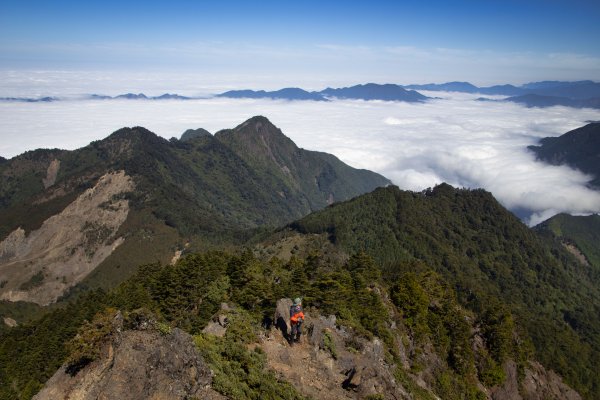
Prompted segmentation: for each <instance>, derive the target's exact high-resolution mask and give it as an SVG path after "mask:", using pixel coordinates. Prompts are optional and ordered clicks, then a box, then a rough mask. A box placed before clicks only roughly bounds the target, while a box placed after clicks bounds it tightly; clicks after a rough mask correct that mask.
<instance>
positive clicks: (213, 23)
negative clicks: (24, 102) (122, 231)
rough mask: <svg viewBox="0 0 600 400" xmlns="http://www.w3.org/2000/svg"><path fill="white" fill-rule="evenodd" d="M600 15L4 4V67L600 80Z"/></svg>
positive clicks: (443, 4)
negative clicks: (599, 42)
mask: <svg viewBox="0 0 600 400" xmlns="http://www.w3.org/2000/svg"><path fill="white" fill-rule="evenodd" d="M598 20H600V2H598V1H577V0H575V1H558V0H545V1H527V0H521V1H511V0H504V1H485V0H479V1H477V0H471V1H468V0H464V1H393V2H383V1H369V2H362V3H358V2H356V3H355V2H350V1H347V2H341V1H340V2H335V1H329V2H326V1H320V2H316V1H315V2H313V1H304V2H294V3H292V2H282V1H262V2H250V1H219V2H217V1H214V2H205V1H168V2H167V1H164V2H158V1H148V0H146V1H101V2H91V1H90V2H86V1H23V0H21V1H6V0H2V1H1V2H0V69H5V70H6V69H12V70H95V71H98V70H101V71H104V70H106V71H108V70H111V71H137V72H139V71H152V72H156V71H164V72H173V73H176V72H179V71H186V72H190V71H194V72H196V73H198V74H205V75H211V76H214V77H215V79H225V80H227V79H228V78H230V77H231V76H237V77H239V76H246V77H247V81H248V85H250V86H251V85H252V84H253V83H254V82H256V83H258V82H264V81H265V80H266V78H268V77H269V76H271V77H273V82H277V83H281V84H285V83H288V84H297V85H303V84H304V85H308V86H311V85H312V86H319V85H321V84H323V85H325V84H326V83H328V82H330V81H334V82H335V83H340V84H342V83H348V84H350V83H358V82H364V81H379V82H384V81H385V82H395V83H404V84H407V83H424V82H442V81H449V80H469V81H472V82H474V83H478V84H495V83H505V82H511V83H523V82H527V81H531V80H540V79H565V80H576V79H595V80H600V45H598V38H600V24H599V23H598ZM237 81H239V79H237ZM242 81H243V80H242Z"/></svg>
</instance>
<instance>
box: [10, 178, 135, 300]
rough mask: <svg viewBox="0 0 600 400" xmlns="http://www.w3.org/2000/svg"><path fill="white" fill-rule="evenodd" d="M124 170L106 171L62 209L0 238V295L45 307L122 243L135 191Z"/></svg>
mask: <svg viewBox="0 0 600 400" xmlns="http://www.w3.org/2000/svg"><path fill="white" fill-rule="evenodd" d="M133 187H134V185H133V181H132V180H131V178H130V177H128V176H127V175H125V172H124V171H120V172H114V173H108V174H106V175H104V176H103V177H101V178H100V180H99V181H98V183H97V184H96V185H95V186H94V187H93V188H91V189H88V190H86V191H85V192H84V193H83V194H81V195H80V196H79V197H78V198H77V199H76V200H75V201H74V202H72V203H71V204H70V205H69V206H67V207H66V208H65V209H64V210H63V211H62V212H60V213H59V214H57V215H54V216H52V217H50V218H48V219H47V220H46V221H45V222H44V223H43V224H42V226H41V227H40V228H39V229H37V230H35V231H33V232H30V233H29V234H28V235H26V234H25V231H24V230H23V229H22V228H18V229H16V230H15V231H13V232H12V233H11V234H10V235H9V236H8V237H7V238H6V239H5V240H3V241H2V242H0V281H2V282H3V285H2V288H1V289H0V298H1V299H3V300H10V301H30V302H35V303H38V304H41V305H46V304H49V303H52V302H54V301H56V299H57V298H58V297H60V296H61V295H62V294H63V293H64V292H65V290H67V289H68V288H69V287H71V286H73V285H75V284H76V283H78V282H80V281H81V280H82V279H83V278H85V277H86V276H87V275H88V274H89V273H90V272H91V271H92V270H93V269H94V268H96V267H97V266H98V265H99V264H100V263H101V262H102V261H103V260H104V259H106V258H107V257H108V256H109V255H110V254H111V253H112V252H113V251H114V250H115V249H116V248H117V247H118V246H119V245H120V244H121V243H122V241H123V239H122V238H119V237H116V233H117V230H118V229H119V227H120V226H121V225H122V224H123V222H125V220H126V219H127V215H128V213H129V202H128V201H127V200H125V199H122V198H120V197H119V195H122V194H123V193H127V192H130V191H131V190H133Z"/></svg>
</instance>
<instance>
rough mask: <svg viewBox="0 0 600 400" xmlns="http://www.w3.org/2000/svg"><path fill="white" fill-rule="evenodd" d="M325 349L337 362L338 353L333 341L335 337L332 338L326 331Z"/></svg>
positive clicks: (324, 337) (324, 335)
mask: <svg viewBox="0 0 600 400" xmlns="http://www.w3.org/2000/svg"><path fill="white" fill-rule="evenodd" d="M323 349H324V350H325V351H327V352H328V353H329V354H331V357H333V359H334V360H337V358H338V353H337V349H336V347H335V342H334V341H333V337H332V336H331V332H329V331H325V332H324V333H323Z"/></svg>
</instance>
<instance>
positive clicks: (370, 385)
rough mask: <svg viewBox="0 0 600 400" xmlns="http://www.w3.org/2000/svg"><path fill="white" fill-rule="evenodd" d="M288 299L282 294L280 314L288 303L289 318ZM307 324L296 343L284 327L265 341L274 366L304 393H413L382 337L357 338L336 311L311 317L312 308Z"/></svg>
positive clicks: (333, 395) (324, 396) (316, 396)
mask: <svg viewBox="0 0 600 400" xmlns="http://www.w3.org/2000/svg"><path fill="white" fill-rule="evenodd" d="M284 300H287V301H284ZM288 304H289V305H291V300H289V299H282V300H280V301H279V302H278V303H277V312H276V315H279V316H281V314H282V311H283V308H284V307H285V308H286V313H287V319H288V320H289V306H288ZM280 308H281V310H280ZM303 330H304V334H303V335H302V339H301V341H300V343H298V344H294V345H293V346H289V345H288V343H287V341H285V340H283V339H284V338H283V337H282V335H281V334H280V333H279V332H278V331H271V334H270V336H269V337H267V338H266V339H265V340H263V342H262V343H261V347H262V349H263V350H264V352H265V354H266V355H267V360H268V365H269V367H270V368H271V369H273V370H274V371H276V372H277V373H278V374H280V375H281V376H282V377H283V378H284V379H285V380H286V381H288V382H290V383H291V384H292V385H294V387H296V389H298V390H299V391H300V392H301V393H302V394H304V395H306V396H310V397H311V398H314V399H362V398H365V397H366V396H368V395H375V394H381V395H384V397H385V398H386V399H410V398H411V396H410V395H409V394H408V393H407V392H406V391H405V389H404V388H403V387H402V386H401V385H400V384H398V383H397V382H396V381H395V379H394V377H393V375H392V372H393V366H390V365H388V364H387V363H386V362H385V360H384V347H383V343H381V342H380V341H379V340H378V339H374V340H372V341H367V340H365V339H360V338H356V337H354V336H353V335H351V334H350V333H348V332H346V331H344V330H341V329H338V328H336V325H335V317H330V318H324V317H319V318H311V316H310V315H309V314H308V313H306V319H305V323H304V329H303ZM325 337H327V339H325ZM352 340H356V341H357V342H356V344H357V347H360V349H359V350H357V351H355V352H350V351H348V349H347V342H348V341H352ZM326 343H329V344H326ZM332 349H335V350H332ZM334 352H335V356H334V354H333V353H334Z"/></svg>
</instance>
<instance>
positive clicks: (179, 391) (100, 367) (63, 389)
mask: <svg viewBox="0 0 600 400" xmlns="http://www.w3.org/2000/svg"><path fill="white" fill-rule="evenodd" d="M211 382H212V374H211V371H210V369H209V368H208V366H207V365H206V364H205V362H204V361H203V359H202V358H201V356H200V355H199V354H198V352H197V351H196V348H195V346H194V343H193V341H192V337H191V336H190V335H188V334H187V333H185V332H183V331H181V330H179V329H174V330H173V331H172V332H171V333H168V334H161V333H159V332H158V331H156V330H153V329H149V330H143V331H138V330H128V331H124V332H121V333H118V334H115V335H114V337H113V338H112V339H111V340H110V343H107V344H106V345H105V347H104V349H103V353H102V356H101V358H100V359H98V360H96V361H94V362H92V363H91V364H89V365H87V366H85V367H84V368H83V369H81V370H80V371H79V372H77V373H76V374H75V375H74V376H72V375H70V374H69V373H68V372H67V367H66V366H63V367H62V368H60V369H59V370H58V371H57V372H56V373H55V374H54V376H52V378H50V380H49V381H48V382H47V383H46V385H45V386H44V388H43V389H42V390H41V391H40V392H39V393H38V394H37V395H36V396H35V397H34V399H36V400H46V399H48V400H50V399H52V400H54V399H71V400H75V399H77V400H92V399H93V400H109V399H120V400H138V399H188V398H198V399H209V400H210V399H214V400H217V399H223V398H224V397H222V396H221V395H219V394H218V393H217V392H215V391H214V390H212V389H211V388H210V384H211Z"/></svg>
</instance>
